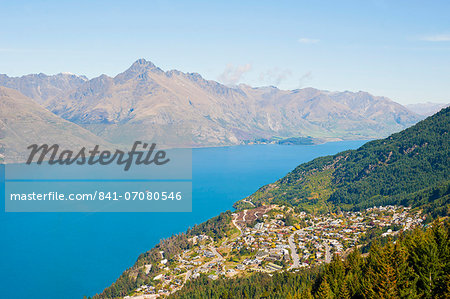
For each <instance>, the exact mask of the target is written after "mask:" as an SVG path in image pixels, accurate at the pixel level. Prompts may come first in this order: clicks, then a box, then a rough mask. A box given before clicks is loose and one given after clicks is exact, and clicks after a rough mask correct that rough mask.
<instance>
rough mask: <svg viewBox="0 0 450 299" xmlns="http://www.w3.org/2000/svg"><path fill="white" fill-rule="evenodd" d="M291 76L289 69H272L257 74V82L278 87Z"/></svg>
mask: <svg viewBox="0 0 450 299" xmlns="http://www.w3.org/2000/svg"><path fill="white" fill-rule="evenodd" d="M291 76H292V71H291V70H290V69H280V68H277V67H276V68H273V69H270V70H267V71H265V72H262V73H260V74H259V80H260V81H262V82H264V83H266V84H270V85H275V86H278V85H279V84H280V83H281V82H283V81H284V80H286V79H288V78H289V77H291Z"/></svg>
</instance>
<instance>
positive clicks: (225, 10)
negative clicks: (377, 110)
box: [0, 0, 450, 104]
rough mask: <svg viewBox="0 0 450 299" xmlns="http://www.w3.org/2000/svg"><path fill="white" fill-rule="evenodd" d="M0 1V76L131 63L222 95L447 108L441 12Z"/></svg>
mask: <svg viewBox="0 0 450 299" xmlns="http://www.w3.org/2000/svg"><path fill="white" fill-rule="evenodd" d="M90 2H93V1H28V2H27V1H3V0H0V26H1V27H0V28H1V30H0V73H6V74H8V75H11V76H20V75H24V74H29V73H39V72H43V73H46V74H56V73H59V72H72V73H76V74H84V75H86V76H88V77H89V78H92V77H96V76H99V75H100V74H102V73H105V74H107V75H110V76H114V75H116V74H117V73H120V72H122V71H124V70H125V69H126V68H128V67H129V66H130V65H131V64H132V63H133V62H134V61H135V60H136V59H138V58H145V59H147V60H150V61H152V62H153V63H155V64H156V65H158V66H159V67H161V68H162V69H164V70H169V69H178V70H181V71H184V72H198V73H200V74H201V75H202V76H204V77H205V78H207V79H213V80H218V81H221V82H223V83H226V84H237V83H246V84H250V85H252V86H262V85H275V86H278V87H280V88H283V89H295V88H299V87H300V88H301V87H307V86H311V87H315V88H320V89H326V90H351V91H359V90H364V91H368V92H371V93H373V94H375V95H384V96H388V97H390V98H392V99H393V100H395V101H398V102H400V103H403V104H406V103H416V102H425V101H433V102H450V1H425V0H424V1H411V0H409V1H380V0H378V1H375V0H372V1H370V0H368V1H345V0H343V1H245V3H241V2H243V1H170V2H169V1H120V2H119V1H117V2H114V1H95V3H90Z"/></svg>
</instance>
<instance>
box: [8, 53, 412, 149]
mask: <svg viewBox="0 0 450 299" xmlns="http://www.w3.org/2000/svg"><path fill="white" fill-rule="evenodd" d="M5 82H6V83H5ZM2 84H6V85H7V86H9V87H12V88H15V89H17V90H19V91H21V92H23V93H24V94H26V95H29V96H30V97H32V98H34V99H35V100H36V101H37V102H38V103H42V105H44V106H45V107H47V108H48V109H49V110H50V111H52V112H54V113H55V114H57V115H59V116H61V117H62V118H64V119H66V120H69V121H71V122H74V123H76V124H79V125H81V126H83V127H85V128H87V129H88V130H90V131H92V132H94V133H95V134H97V135H99V136H101V137H103V138H105V139H106V140H108V141H110V142H113V143H122V144H127V143H130V142H133V141H134V140H154V141H157V142H159V143H161V144H166V145H171V146H214V145H230V144H239V143H242V142H245V141H253V140H256V139H261V138H265V139H269V140H270V139H271V138H273V137H281V138H286V137H305V136H311V137H314V138H321V139H324V140H339V139H369V138H377V137H385V136H387V135H389V134H391V133H393V132H397V131H400V130H402V129H404V128H406V127H408V126H410V125H412V124H414V123H416V122H417V121H419V120H420V117H419V116H418V115H416V114H415V113H413V112H411V111H409V110H408V109H406V108H405V107H403V106H401V105H400V104H397V103H395V102H393V101H391V100H390V99H388V98H385V97H376V96H373V95H370V94H368V93H366V92H357V93H353V92H328V91H321V90H317V89H313V88H305V89H297V90H280V89H278V88H276V87H260V88H253V87H250V86H247V85H243V84H241V85H239V86H234V87H228V86H225V85H222V84H220V83H218V82H215V81H211V80H205V79H204V78H202V77H201V76H200V75H199V74H197V73H183V72H180V71H176V70H171V71H167V72H165V71H163V70H161V69H160V68H158V67H157V66H155V65H154V64H152V63H151V62H149V61H146V60H144V59H139V60H137V61H136V62H135V63H133V65H132V66H131V67H130V68H129V69H127V70H126V71H125V72H123V73H120V74H118V75H117V76H115V77H113V78H112V77H108V76H106V75H102V76H100V77H97V78H93V79H91V80H87V79H86V78H85V77H78V76H73V75H64V74H59V75H56V76H45V75H29V76H24V77H20V78H9V77H7V76H5V75H2V76H1V77H0V85H2Z"/></svg>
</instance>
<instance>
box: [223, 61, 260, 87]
mask: <svg viewBox="0 0 450 299" xmlns="http://www.w3.org/2000/svg"><path fill="white" fill-rule="evenodd" d="M251 69H252V65H251V64H250V63H247V64H244V65H238V66H234V65H232V64H228V65H227V67H226V68H225V70H224V71H223V73H222V74H220V75H219V77H218V79H219V81H220V82H222V83H224V84H229V85H236V84H237V83H238V82H239V81H240V80H241V78H242V76H243V75H244V74H245V73H248V72H249V71H250V70H251Z"/></svg>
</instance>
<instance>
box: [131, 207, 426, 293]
mask: <svg viewBox="0 0 450 299" xmlns="http://www.w3.org/2000/svg"><path fill="white" fill-rule="evenodd" d="M232 217H233V219H232V221H231V222H232V226H231V227H232V229H231V231H230V234H229V237H226V238H224V239H222V240H219V241H216V242H215V241H214V240H213V239H212V238H211V237H209V236H207V235H203V234H202V235H197V236H194V237H192V238H190V239H189V242H191V243H192V245H193V246H192V248H191V249H189V250H185V251H184V252H183V253H182V254H180V255H179V256H177V258H176V259H175V260H173V261H168V259H166V258H165V256H164V252H163V251H160V255H161V260H160V261H159V264H158V265H145V266H144V267H145V271H146V273H149V272H150V269H151V268H152V267H159V268H160V270H161V271H159V274H158V275H156V276H154V277H153V279H152V282H153V283H152V284H151V285H142V286H140V287H139V288H138V289H136V290H135V291H134V293H133V294H132V295H131V296H127V297H125V298H134V299H143V298H156V297H160V296H166V295H169V294H171V293H174V292H176V291H177V290H179V289H180V288H181V287H182V286H183V285H184V283H185V282H186V281H188V280H189V279H195V278H197V277H199V276H200V275H202V274H203V275H206V276H207V277H208V278H209V279H212V280H215V279H218V278H219V277H233V276H235V275H248V274H250V273H251V272H254V271H257V272H266V273H271V272H274V271H299V269H301V268H308V267H312V266H315V265H320V264H322V263H328V262H330V261H331V259H332V257H333V256H336V257H341V258H345V256H346V255H347V254H348V253H350V252H351V251H352V250H353V249H354V248H361V247H362V246H364V244H365V241H366V240H367V239H368V237H370V234H377V236H378V235H380V236H381V237H389V236H391V237H394V236H395V235H396V234H398V233H399V232H401V231H405V230H409V229H411V228H414V227H417V226H419V225H422V224H423V222H424V220H425V216H424V215H422V213H421V210H417V209H416V210H412V209H411V208H409V207H401V206H385V207H373V208H369V209H366V210H363V211H360V212H340V213H328V214H323V215H311V214H307V213H305V212H298V213H296V212H295V211H294V209H292V208H290V207H286V206H277V205H270V206H261V207H258V208H254V209H249V210H241V211H236V212H235V213H233V214H232Z"/></svg>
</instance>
